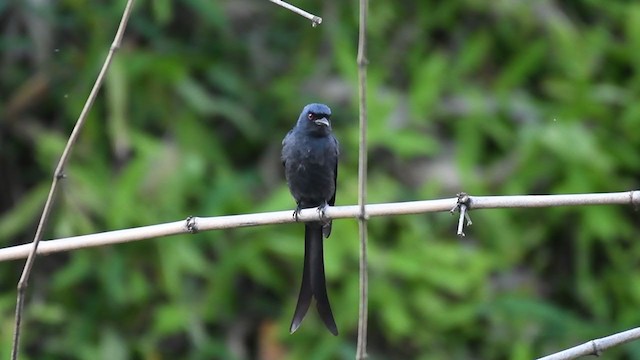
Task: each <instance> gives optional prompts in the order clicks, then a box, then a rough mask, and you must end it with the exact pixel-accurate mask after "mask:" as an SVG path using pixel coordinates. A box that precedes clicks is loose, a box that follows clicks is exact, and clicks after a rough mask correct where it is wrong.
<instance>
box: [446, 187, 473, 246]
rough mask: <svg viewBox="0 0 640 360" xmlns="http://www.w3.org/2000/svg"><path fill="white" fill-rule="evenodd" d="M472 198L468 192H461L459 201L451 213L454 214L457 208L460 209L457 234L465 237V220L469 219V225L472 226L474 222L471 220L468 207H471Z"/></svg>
mask: <svg viewBox="0 0 640 360" xmlns="http://www.w3.org/2000/svg"><path fill="white" fill-rule="evenodd" d="M470 201H471V199H470V198H469V195H467V193H459V194H458V203H457V204H456V206H455V207H454V208H453V209H451V213H452V214H453V213H454V212H455V211H456V210H459V211H460V218H459V219H458V231H457V232H456V234H457V235H458V236H460V237H464V236H465V235H464V220H465V219H466V220H467V226H471V225H472V224H473V222H472V221H471V216H469V212H468V211H467V208H469V203H470Z"/></svg>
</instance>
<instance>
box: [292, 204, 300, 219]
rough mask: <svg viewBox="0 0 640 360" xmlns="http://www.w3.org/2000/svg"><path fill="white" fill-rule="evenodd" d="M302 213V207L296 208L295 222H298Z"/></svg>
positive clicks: (294, 211)
mask: <svg viewBox="0 0 640 360" xmlns="http://www.w3.org/2000/svg"><path fill="white" fill-rule="evenodd" d="M300 211H302V209H301V208H300V206H296V209H295V210H293V220H295V222H298V221H299V220H298V217H299V216H300Z"/></svg>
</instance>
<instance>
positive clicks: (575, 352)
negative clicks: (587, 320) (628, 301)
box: [538, 328, 640, 360]
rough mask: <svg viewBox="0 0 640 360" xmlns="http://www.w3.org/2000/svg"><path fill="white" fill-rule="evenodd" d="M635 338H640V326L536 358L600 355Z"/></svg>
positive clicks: (553, 359)
mask: <svg viewBox="0 0 640 360" xmlns="http://www.w3.org/2000/svg"><path fill="white" fill-rule="evenodd" d="M637 339H640V328H634V329H631V330H627V331H623V332H619V333H617V334H614V335H609V336H607V337H603V338H600V339H595V340H591V341H589V342H586V343H584V344H582V345H578V346H575V347H572V348H569V349H567V350H563V351H560V352H558V353H555V354H552V355H548V356H545V357H543V358H540V359H538V360H567V359H576V358H579V357H581V356H586V355H595V356H600V355H601V353H602V351H604V350H607V349H609V348H612V347H614V346H617V345H621V344H624V343H627V342H629V341H632V340H637Z"/></svg>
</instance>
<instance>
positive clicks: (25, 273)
mask: <svg viewBox="0 0 640 360" xmlns="http://www.w3.org/2000/svg"><path fill="white" fill-rule="evenodd" d="M132 7H133V0H128V1H127V5H126V6H125V9H124V12H123V14H122V18H121V19H120V26H119V27H118V31H117V32H116V36H115V38H114V40H113V43H112V44H111V48H110V49H109V53H108V54H107V58H106V59H105V60H104V64H103V65H102V69H101V70H100V73H99V74H98V78H97V79H96V82H95V84H93V88H92V89H91V93H90V94H89V97H88V98H87V101H86V102H85V104H84V107H83V108H82V112H80V116H79V117H78V121H76V125H75V127H74V128H73V131H72V132H71V136H69V140H68V141H67V145H66V146H65V148H64V151H63V152H62V156H61V157H60V161H58V166H57V167H56V170H55V172H54V174H53V181H52V182H51V189H49V196H48V197H47V201H46V202H45V205H44V209H43V210H42V216H41V217H40V222H39V223H38V228H37V229H36V234H35V235H34V237H33V242H32V243H31V250H30V251H29V256H28V257H27V261H26V263H25V265H24V268H23V270H22V276H20V281H19V282H18V297H17V300H16V315H15V328H14V331H13V344H12V348H11V359H12V360H17V359H18V349H19V346H20V325H21V324H22V313H23V307H24V295H25V291H26V289H27V283H28V281H29V275H30V274H31V269H32V268H33V263H34V262H35V259H36V254H37V251H38V244H39V243H40V239H41V238H42V232H43V231H44V228H45V226H46V225H47V221H48V220H49V214H50V213H51V208H52V207H53V201H54V197H55V194H56V191H57V189H58V181H60V180H61V179H62V178H63V177H64V167H65V165H66V164H67V161H68V159H69V155H70V154H71V148H72V147H73V145H74V144H75V142H76V140H77V139H78V136H79V134H80V130H81V129H82V126H83V125H84V123H85V120H86V118H87V114H88V113H89V110H90V109H91V106H92V105H93V102H94V101H95V99H96V97H97V95H98V91H99V90H100V87H101V86H102V82H103V81H104V77H105V75H106V73H107V70H108V69H109V65H110V64H111V60H112V58H113V54H114V53H115V51H116V50H117V49H118V48H119V47H120V43H121V41H122V36H123V34H124V29H125V28H126V26H127V21H128V20H129V15H130V14H131V9H132Z"/></svg>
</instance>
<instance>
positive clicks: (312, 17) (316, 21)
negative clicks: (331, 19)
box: [269, 0, 322, 27]
mask: <svg viewBox="0 0 640 360" xmlns="http://www.w3.org/2000/svg"><path fill="white" fill-rule="evenodd" d="M269 1H271V2H272V3H274V4H276V5H280V6H282V7H283V8H285V9H288V10H291V11H293V12H294V13H296V14H298V15H300V16H303V17H306V18H307V19H309V20H311V26H313V27H316V26H318V25H320V24H322V18H321V17H319V16H315V15H313V14H310V13H308V12H306V11H304V10H302V9H300V8H297V7H295V6H293V5H291V4H288V3H286V2H284V1H281V0H269Z"/></svg>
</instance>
